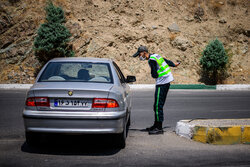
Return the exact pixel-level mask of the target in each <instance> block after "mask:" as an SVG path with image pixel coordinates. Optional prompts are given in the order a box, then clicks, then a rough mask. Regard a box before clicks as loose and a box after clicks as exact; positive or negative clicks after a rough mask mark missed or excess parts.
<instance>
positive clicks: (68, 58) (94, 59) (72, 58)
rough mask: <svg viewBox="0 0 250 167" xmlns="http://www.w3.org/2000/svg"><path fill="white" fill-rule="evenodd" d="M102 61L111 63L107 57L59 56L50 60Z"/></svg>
mask: <svg viewBox="0 0 250 167" xmlns="http://www.w3.org/2000/svg"><path fill="white" fill-rule="evenodd" d="M83 61H84V62H88V61H91V62H102V63H111V62H112V60H111V59H108V58H95V57H59V58H54V59H52V60H50V62H83Z"/></svg>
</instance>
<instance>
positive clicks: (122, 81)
mask: <svg viewBox="0 0 250 167" xmlns="http://www.w3.org/2000/svg"><path fill="white" fill-rule="evenodd" d="M113 64H114V66H115V70H116V73H117V75H118V77H119V79H120V81H121V83H125V81H126V79H125V77H124V75H123V73H122V71H121V70H120V68H119V67H118V65H117V64H116V63H115V62H113Z"/></svg>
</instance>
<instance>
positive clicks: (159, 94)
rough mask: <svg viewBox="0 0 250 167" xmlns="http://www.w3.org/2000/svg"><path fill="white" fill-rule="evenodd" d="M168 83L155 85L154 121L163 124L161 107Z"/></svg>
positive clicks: (165, 96) (164, 99)
mask: <svg viewBox="0 0 250 167" xmlns="http://www.w3.org/2000/svg"><path fill="white" fill-rule="evenodd" d="M169 87H170V83H167V84H164V85H156V87H155V103H154V112H155V121H157V122H163V120H164V115H163V106H164V104H165V101H166V98H167V94H168V90H169Z"/></svg>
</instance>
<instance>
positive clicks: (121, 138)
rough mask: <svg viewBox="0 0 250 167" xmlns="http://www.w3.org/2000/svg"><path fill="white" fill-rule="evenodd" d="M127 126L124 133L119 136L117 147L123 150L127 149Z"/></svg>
mask: <svg viewBox="0 0 250 167" xmlns="http://www.w3.org/2000/svg"><path fill="white" fill-rule="evenodd" d="M126 138H127V124H126V125H125V126H124V129H123V132H122V133H119V134H118V135H117V146H118V147H119V148H121V149H124V148H125V147H126Z"/></svg>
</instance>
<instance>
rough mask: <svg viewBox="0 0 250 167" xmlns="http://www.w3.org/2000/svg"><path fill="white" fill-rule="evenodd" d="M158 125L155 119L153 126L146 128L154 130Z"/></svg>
mask: <svg viewBox="0 0 250 167" xmlns="http://www.w3.org/2000/svg"><path fill="white" fill-rule="evenodd" d="M156 126H157V122H156V121H155V122H154V125H153V126H151V127H148V128H146V131H150V130H153V129H154V128H156Z"/></svg>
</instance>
